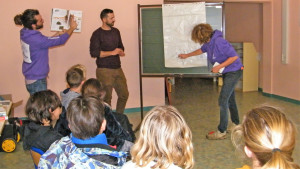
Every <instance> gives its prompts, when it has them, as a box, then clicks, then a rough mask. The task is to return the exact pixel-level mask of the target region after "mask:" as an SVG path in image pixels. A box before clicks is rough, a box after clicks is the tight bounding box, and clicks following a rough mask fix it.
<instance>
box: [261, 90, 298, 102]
mask: <svg viewBox="0 0 300 169" xmlns="http://www.w3.org/2000/svg"><path fill="white" fill-rule="evenodd" d="M261 92H262V94H263V96H267V97H272V98H275V99H279V100H283V101H286V102H290V103H294V104H298V105H300V100H295V99H291V98H288V97H283V96H279V95H276V94H270V93H265V92H263V90H261Z"/></svg>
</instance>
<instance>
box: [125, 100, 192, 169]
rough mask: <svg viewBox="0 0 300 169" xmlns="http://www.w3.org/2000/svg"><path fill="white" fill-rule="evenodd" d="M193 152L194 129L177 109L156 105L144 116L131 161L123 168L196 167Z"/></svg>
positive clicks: (176, 168) (170, 168)
mask: <svg viewBox="0 0 300 169" xmlns="http://www.w3.org/2000/svg"><path fill="white" fill-rule="evenodd" d="M193 150H194V149H193V144H192V133H191V130H190V128H189V127H188V125H187V123H186V122H185V120H184V118H183V117H182V115H181V114H180V113H179V112H178V110H177V109H176V108H175V107H173V106H157V107H155V108H153V109H152V110H150V112H148V114H147V115H146V116H145V118H144V120H143V122H142V124H141V128H140V134H139V138H138V139H137V141H136V142H135V144H134V146H133V147H132V150H131V156H132V161H129V162H127V163H126V164H125V165H124V166H123V167H122V168H123V169H134V168H136V169H138V168H149V169H150V168H161V169H180V168H187V169H189V168H193V166H194V159H193Z"/></svg>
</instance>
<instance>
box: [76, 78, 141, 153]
mask: <svg viewBox="0 0 300 169" xmlns="http://www.w3.org/2000/svg"><path fill="white" fill-rule="evenodd" d="M81 93H82V95H83V96H95V97H98V98H100V99H101V100H102V99H103V98H104V95H105V91H104V90H103V88H102V86H101V84H100V82H99V81H98V80H97V79H95V78H90V79H88V80H87V81H85V82H84V84H83V85H82V91H81ZM102 104H103V105H104V109H105V118H106V120H107V126H106V130H105V131H104V133H105V134H106V135H107V140H108V143H109V144H110V145H116V146H117V149H118V150H121V151H126V152H127V151H130V149H131V147H132V145H133V142H134V140H135V135H134V133H133V131H132V129H131V126H130V123H129V120H128V118H127V116H126V115H125V114H120V113H114V112H112V110H111V107H110V106H109V105H108V104H107V103H105V102H103V101H102Z"/></svg>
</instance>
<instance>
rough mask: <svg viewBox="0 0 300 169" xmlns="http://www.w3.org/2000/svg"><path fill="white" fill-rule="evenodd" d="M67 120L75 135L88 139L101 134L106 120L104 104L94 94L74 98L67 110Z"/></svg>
mask: <svg viewBox="0 0 300 169" xmlns="http://www.w3.org/2000/svg"><path fill="white" fill-rule="evenodd" d="M67 120H68V122H69V126H70V130H71V132H72V134H73V135H74V137H76V138H79V139H87V138H91V137H95V136H97V135H98V134H99V132H100V128H101V125H102V123H103V120H104V105H103V104H102V103H101V101H100V99H99V98H97V97H93V96H88V97H83V96H79V97H77V98H75V99H73V100H72V101H71V102H70V104H69V107H68V110H67Z"/></svg>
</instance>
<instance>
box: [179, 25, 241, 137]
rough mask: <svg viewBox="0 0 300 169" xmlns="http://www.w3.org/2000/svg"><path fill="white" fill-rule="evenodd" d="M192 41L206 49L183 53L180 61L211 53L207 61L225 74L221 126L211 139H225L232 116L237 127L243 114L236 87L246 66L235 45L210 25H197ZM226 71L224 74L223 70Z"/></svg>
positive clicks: (214, 69)
mask: <svg viewBox="0 0 300 169" xmlns="http://www.w3.org/2000/svg"><path fill="white" fill-rule="evenodd" d="M192 40H193V41H195V42H197V43H200V44H201V45H202V46H201V48H200V49H197V50H195V51H193V52H191V53H187V54H179V55H178V56H179V58H181V59H186V58H188V57H191V56H196V55H201V54H202V53H207V59H208V60H209V61H210V63H211V64H212V65H215V64H216V62H217V63H218V64H216V65H217V66H214V67H213V68H212V70H211V71H212V72H213V73H218V72H222V76H223V86H222V89H221V92H220V96H219V106H220V123H219V126H218V130H217V131H216V132H215V131H212V132H209V133H208V134H207V135H206V138H207V139H212V140H216V139H225V138H226V131H227V125H228V113H227V110H228V109H229V111H230V117H231V121H232V122H233V124H236V125H237V124H239V114H238V109H237V106H236V102H235V93H234V87H235V85H236V84H237V82H238V80H239V79H240V78H241V76H242V70H243V64H242V62H241V60H240V58H239V56H238V55H237V53H236V51H235V50H234V48H233V47H232V46H231V44H230V43H229V42H228V41H227V40H225V39H224V38H223V36H222V32H221V31H218V30H215V31H214V30H213V29H212V27H211V26H210V25H209V24H199V25H196V26H195V27H194V29H193V31H192ZM223 68H224V70H223V71H220V70H221V69H223Z"/></svg>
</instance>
